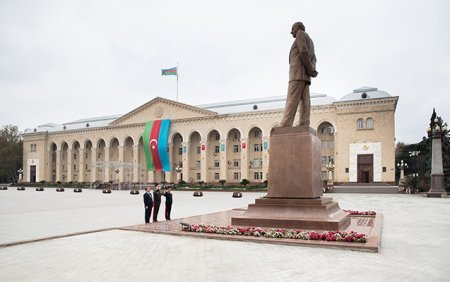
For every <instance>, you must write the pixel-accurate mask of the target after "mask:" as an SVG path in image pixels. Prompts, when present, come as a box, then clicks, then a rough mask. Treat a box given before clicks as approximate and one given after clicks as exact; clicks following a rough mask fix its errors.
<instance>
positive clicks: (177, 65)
mask: <svg viewBox="0 0 450 282" xmlns="http://www.w3.org/2000/svg"><path fill="white" fill-rule="evenodd" d="M177 102H178V62H177Z"/></svg>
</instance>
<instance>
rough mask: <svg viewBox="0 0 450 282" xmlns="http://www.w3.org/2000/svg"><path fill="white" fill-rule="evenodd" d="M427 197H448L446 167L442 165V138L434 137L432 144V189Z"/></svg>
mask: <svg viewBox="0 0 450 282" xmlns="http://www.w3.org/2000/svg"><path fill="white" fill-rule="evenodd" d="M427 197H429V198H444V197H447V192H446V191H445V185H444V167H443V165H442V144H441V138H440V136H439V137H433V139H432V142H431V187H430V190H429V191H428V193H427Z"/></svg>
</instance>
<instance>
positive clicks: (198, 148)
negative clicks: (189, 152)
mask: <svg viewBox="0 0 450 282" xmlns="http://www.w3.org/2000/svg"><path fill="white" fill-rule="evenodd" d="M197 155H200V147H197Z"/></svg>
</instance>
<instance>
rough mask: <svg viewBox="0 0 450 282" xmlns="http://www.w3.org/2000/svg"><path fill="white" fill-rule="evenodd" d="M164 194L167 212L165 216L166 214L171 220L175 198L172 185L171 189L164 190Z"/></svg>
mask: <svg viewBox="0 0 450 282" xmlns="http://www.w3.org/2000/svg"><path fill="white" fill-rule="evenodd" d="M163 196H164V197H166V209H165V212H164V216H165V218H166V220H171V219H170V212H171V211H172V202H173V199H172V191H171V188H170V187H169V189H167V190H166V191H165V192H164V194H163Z"/></svg>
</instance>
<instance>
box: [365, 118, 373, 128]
mask: <svg viewBox="0 0 450 282" xmlns="http://www.w3.org/2000/svg"><path fill="white" fill-rule="evenodd" d="M366 128H370V129H372V128H373V119H372V118H367V119H366Z"/></svg>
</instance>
